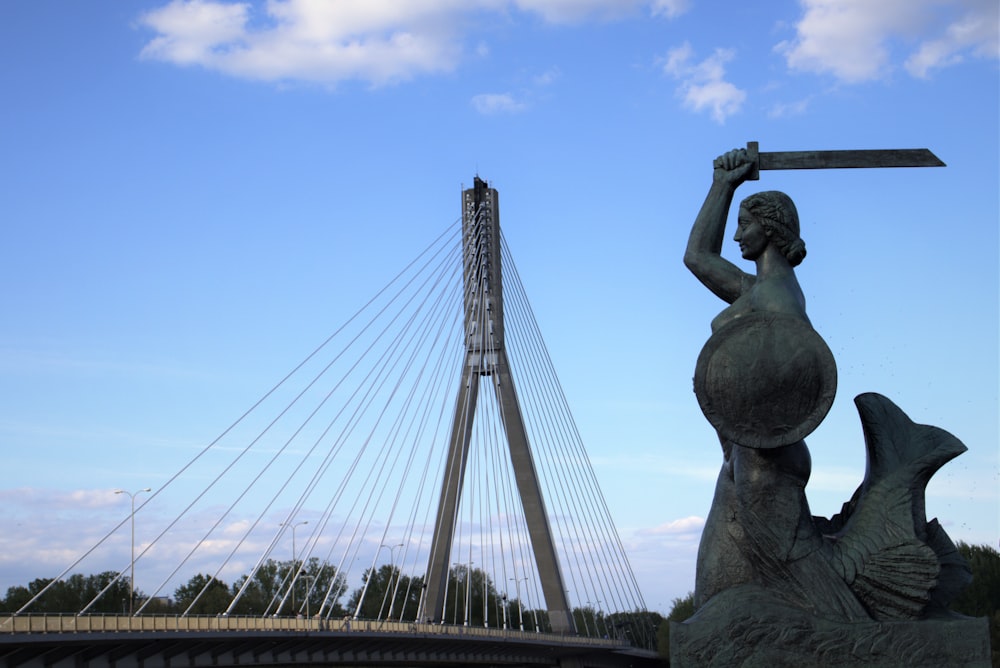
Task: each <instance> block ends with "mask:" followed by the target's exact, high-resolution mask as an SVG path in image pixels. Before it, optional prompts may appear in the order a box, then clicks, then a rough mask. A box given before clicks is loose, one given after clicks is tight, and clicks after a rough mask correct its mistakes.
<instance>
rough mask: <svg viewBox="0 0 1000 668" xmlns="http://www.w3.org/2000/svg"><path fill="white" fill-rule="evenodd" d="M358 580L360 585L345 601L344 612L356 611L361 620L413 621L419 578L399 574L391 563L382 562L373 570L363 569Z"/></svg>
mask: <svg viewBox="0 0 1000 668" xmlns="http://www.w3.org/2000/svg"><path fill="white" fill-rule="evenodd" d="M361 582H362V586H361V587H358V588H357V589H355V590H354V591H353V592H352V593H351V597H350V599H348V601H347V614H350V615H354V614H355V611H357V616H358V617H361V618H364V619H390V620H404V621H406V620H416V618H417V609H418V607H419V606H420V594H421V593H422V592H423V588H424V580H423V578H421V577H410V576H408V575H403V574H401V573H400V571H399V569H398V568H396V567H395V566H390V565H389V564H383V565H382V566H381V567H380V568H379V569H378V570H377V571H375V572H374V573H372V572H371V569H368V570H367V571H365V573H364V575H363V576H362V578H361ZM362 596H364V600H362ZM359 601H360V602H361V608H360V611H359V610H358V602H359Z"/></svg>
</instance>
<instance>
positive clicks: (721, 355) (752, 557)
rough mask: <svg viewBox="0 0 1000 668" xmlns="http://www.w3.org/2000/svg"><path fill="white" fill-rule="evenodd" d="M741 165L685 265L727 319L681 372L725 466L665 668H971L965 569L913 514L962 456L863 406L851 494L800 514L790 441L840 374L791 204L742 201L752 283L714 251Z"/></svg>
mask: <svg viewBox="0 0 1000 668" xmlns="http://www.w3.org/2000/svg"><path fill="white" fill-rule="evenodd" d="M753 167H754V165H753V162H752V159H751V158H750V157H749V156H748V155H747V152H746V151H745V150H743V149H736V150H733V151H730V152H728V153H726V154H724V155H721V156H719V157H718V158H716V159H715V161H714V164H713V180H712V185H711V188H710V189H709V192H708V196H707V197H706V199H705V202H704V204H703V205H702V207H701V210H700V212H699V213H698V216H697V218H696V220H695V223H694V226H693V228H692V230H691V234H690V237H689V240H688V245H687V249H686V252H685V254H684V263H685V265H686V266H687V267H688V268H689V269H690V270H691V272H692V273H693V274H694V275H695V276H696V277H697V278H698V279H699V280H700V281H701V282H702V283H703V284H704V285H705V287H707V288H708V289H709V290H711V291H712V292H713V293H714V294H715V295H717V296H718V297H720V298H721V299H723V300H724V301H725V302H727V304H728V306H727V307H726V308H725V309H724V310H723V311H722V312H721V313H719V315H718V316H716V317H715V319H714V320H713V321H712V324H711V328H712V335H711V337H710V338H709V340H708V343H706V345H705V348H704V349H703V350H702V352H701V355H700V356H699V358H698V363H697V365H696V368H695V378H694V384H695V393H696V396H697V398H698V401H699V404H700V406H701V408H702V410H703V412H704V413H705V416H706V418H707V419H708V420H709V422H710V423H711V424H712V425H713V426H714V427H715V429H716V430H717V432H718V436H719V441H720V443H721V445H722V455H723V462H722V468H721V471H720V472H719V477H718V481H717V483H716V487H715V496H714V499H713V502H712V507H711V510H710V511H709V514H708V518H707V520H706V523H705V528H704V532H703V534H702V539H701V544H700V547H699V551H698V562H697V575H696V582H695V607H696V610H697V612H696V614H695V615H694V617H693V618H692V619H691V620H689V621H688V622H686V623H684V624H675V625H674V627H673V628H672V630H671V663H672V665H681V666H684V665H691V666H704V665H720V666H723V665H725V666H728V665H859V666H860V665H900V666H902V665H914V666H920V665H926V666H931V665H954V664H956V663H958V664H960V665H977V662H979V661H981V660H984V659H983V657H988V656H989V646H988V639H986V638H987V633H986V631H985V629H984V628H982V626H983V625H982V624H981V623H980V622H984V621H985V620H967V619H966V618H959V617H958V616H957V615H954V613H951V612H949V611H948V610H947V607H948V604H949V603H950V602H951V600H953V598H954V597H955V596H956V595H957V594H958V593H959V592H960V591H961V589H962V588H964V587H965V586H966V585H967V584H968V583H969V581H970V579H971V574H970V571H969V568H968V566H967V564H966V563H965V561H964V560H963V559H962V557H961V555H959V553H958V551H957V550H956V548H955V546H954V544H953V543H952V541H951V539H950V538H949V537H948V535H947V534H946V533H945V531H944V530H943V529H942V527H941V525H940V524H939V523H938V522H937V520H931V521H927V520H926V517H925V511H924V490H925V487H926V485H927V482H928V481H929V479H930V477H931V476H932V475H933V474H934V473H935V472H936V471H937V470H938V469H939V468H940V467H941V466H943V465H944V464H945V463H946V462H948V461H949V460H951V459H952V458H954V457H956V456H958V455H959V454H961V453H962V452H964V451H965V450H966V447H965V446H964V445H963V444H962V443H961V442H960V441H959V440H958V439H957V438H955V437H954V436H952V435H951V434H949V433H948V432H946V431H944V430H942V429H939V428H937V427H932V426H927V425H919V424H915V423H914V422H912V421H911V420H910V419H909V418H908V417H907V416H906V415H905V414H904V413H903V412H902V411H901V410H900V409H899V408H898V407H897V406H896V405H895V404H893V403H892V402H891V401H890V400H889V399H887V398H886V397H883V396H881V395H878V394H874V393H867V394H862V395H860V396H858V397H857V398H856V399H855V404H856V406H857V408H858V411H859V413H860V417H861V423H862V428H863V431H864V437H865V445H866V448H867V455H868V467H867V472H866V475H865V478H864V481H863V482H862V483H861V485H860V487H859V488H858V490H857V491H856V492H855V494H854V496H853V497H852V498H851V499H850V500H849V501H848V502H847V503H845V504H844V506H843V508H842V510H841V512H840V513H839V514H838V515H837V516H835V517H833V518H830V519H827V518H821V517H814V516H812V514H811V512H810V510H809V504H808V501H807V499H806V493H805V488H806V483H807V482H808V480H809V475H810V471H811V460H810V456H809V449H808V448H807V446H806V443H805V440H804V439H805V437H806V436H807V435H808V434H809V433H811V432H812V431H813V430H814V429H815V428H816V427H817V426H818V425H819V423H820V422H821V421H822V420H823V418H824V417H825V415H826V413H827V411H828V410H829V408H830V405H831V404H832V402H833V398H834V394H835V392H836V382H837V379H836V365H835V362H834V359H833V355H832V354H831V353H830V350H829V348H828V347H827V346H826V344H825V343H824V342H823V339H822V338H821V337H820V335H819V334H818V333H817V332H816V331H815V330H814V329H813V328H812V325H811V323H810V321H809V318H808V316H807V315H806V304H805V297H804V296H803V292H802V289H801V288H800V286H799V283H798V280H797V279H796V276H795V267H796V266H797V265H798V264H799V263H800V262H802V260H803V259H804V258H805V257H806V248H805V244H804V242H803V241H802V239H801V238H800V230H799V218H798V213H797V211H796V208H795V205H794V203H793V202H792V200H791V199H790V198H789V197H788V196H787V195H785V194H784V193H781V192H777V191H768V192H761V193H757V194H754V195H751V196H750V197H747V198H746V199H744V200H743V201H742V202H741V203H740V205H739V213H738V217H737V227H736V232H735V235H734V237H733V239H734V240H735V241H736V242H737V244H738V245H739V248H740V252H741V254H742V256H743V258H744V259H745V260H748V261H750V262H753V263H754V264H755V266H756V272H755V273H754V274H749V273H746V272H744V271H742V270H741V269H740V268H739V267H737V266H736V265H735V264H733V263H731V262H729V261H728V260H726V259H724V258H723V257H722V255H721V251H722V243H723V238H724V233H725V227H726V218H727V216H728V212H729V209H730V206H731V204H732V201H733V197H734V194H735V191H736V189H737V187H739V186H740V185H741V184H742V183H743V182H744V181H746V180H747V178H748V175H749V174H750V173H751V170H752V169H753ZM968 623H972V624H973V625H974V626H973V633H971V634H970V633H969V632H968V628H967V627H966V626H963V624H968ZM887 625H888V626H887ZM887 629H889V630H888V631H887ZM942 634H943V635H942ZM977 634H978V635H977ZM942 638H943V640H942ZM970 638H972V639H971V640H970ZM983 642H985V643H986V645H985V653H984V650H983ZM985 660H986V662H987V663H986V664H984V665H988V659H985Z"/></svg>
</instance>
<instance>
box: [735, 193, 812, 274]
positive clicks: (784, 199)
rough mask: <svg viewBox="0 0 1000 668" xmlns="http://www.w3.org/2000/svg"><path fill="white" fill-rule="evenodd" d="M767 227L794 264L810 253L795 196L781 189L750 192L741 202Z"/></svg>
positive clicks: (741, 205)
mask: <svg viewBox="0 0 1000 668" xmlns="http://www.w3.org/2000/svg"><path fill="white" fill-rule="evenodd" d="M740 208H741V209H745V210H746V211H747V213H749V214H750V215H751V216H752V217H753V218H754V219H755V220H756V221H758V222H759V223H760V224H761V226H762V227H763V228H764V233H765V234H767V236H768V238H769V239H770V241H771V243H773V244H774V245H775V246H776V247H777V249H778V250H779V251H781V252H782V254H783V255H784V256H785V257H786V258H787V259H788V263H789V264H791V265H792V266H793V267H795V266H798V264H799V263H800V262H802V260H803V258H805V256H806V244H805V242H804V241H802V239H801V238H799V213H798V211H796V210H795V203H794V202H792V198H791V197H789V196H788V195H786V194H785V193H783V192H779V191H777V190H766V191H764V192H759V193H755V194H753V195H750V196H749V197H747V198H746V199H745V200H743V201H742V202H741V203H740Z"/></svg>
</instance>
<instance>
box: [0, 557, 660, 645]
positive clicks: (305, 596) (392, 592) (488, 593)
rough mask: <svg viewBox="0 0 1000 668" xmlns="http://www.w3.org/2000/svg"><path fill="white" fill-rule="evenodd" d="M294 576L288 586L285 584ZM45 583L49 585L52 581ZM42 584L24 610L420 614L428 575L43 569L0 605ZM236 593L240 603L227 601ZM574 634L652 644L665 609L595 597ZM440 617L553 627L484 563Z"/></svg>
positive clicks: (577, 615)
mask: <svg viewBox="0 0 1000 668" xmlns="http://www.w3.org/2000/svg"><path fill="white" fill-rule="evenodd" d="M290 582H292V583H293V586H292V587H289V583H290ZM49 585H51V586H49ZM46 587H48V590H47V591H45V593H44V594H42V595H41V596H40V597H38V599H37V600H36V601H34V602H33V603H32V604H31V605H30V606H29V607H28V608H27V609H26V610H24V612H25V613H27V614H41V613H47V614H54V613H59V614H66V613H78V612H80V611H82V610H84V609H85V608H86V612H87V613H93V614H116V615H121V614H129V610H130V607H129V597H130V595H131V596H132V601H131V603H132V607H131V609H132V610H134V611H136V612H137V613H138V614H170V615H219V614H224V613H227V614H230V615H249V616H299V615H301V616H307V617H312V616H316V615H321V616H322V617H323V618H326V619H339V618H343V617H352V618H354V617H357V618H359V619H388V620H398V621H426V620H417V613H418V610H419V605H420V597H421V595H422V593H423V589H424V581H423V578H422V577H420V576H409V575H405V574H403V573H402V572H401V571H400V569H399V568H397V567H395V566H392V565H389V564H384V565H382V566H380V567H378V568H375V569H367V570H366V571H365V572H364V574H363V575H362V578H361V583H360V585H359V586H357V587H356V588H355V589H353V591H351V592H350V593H349V594H348V592H347V589H348V586H347V582H346V579H345V578H344V576H343V575H342V574H340V573H338V572H337V569H336V568H335V567H334V566H331V565H329V564H327V563H321V562H320V561H319V559H317V558H315V557H314V558H312V559H309V560H308V561H276V560H273V559H269V560H268V561H267V562H265V563H264V564H263V565H262V566H261V567H260V568H259V569H257V571H256V572H255V573H253V574H252V577H251V575H249V574H244V575H242V576H241V577H239V578H237V579H236V580H235V581H233V582H232V583H228V584H227V583H226V582H224V581H222V580H220V579H218V578H215V577H213V576H212V575H209V574H204V573H199V574H197V575H195V576H193V577H192V578H191V579H189V580H188V581H187V582H186V583H184V584H182V585H180V586H179V587H177V588H176V589H175V590H174V592H173V597H172V598H168V597H157V598H153V599H150V597H149V596H147V595H146V594H144V593H143V592H141V591H139V590H135V591H134V592H132V591H131V588H130V584H129V578H128V575H127V574H119V573H117V572H114V571H106V572H103V573H98V574H95V575H81V574H75V575H71V576H69V577H67V578H65V579H64V580H60V581H58V582H53V580H52V579H45V578H39V579H36V580H33V581H31V582H30V583H29V584H28V585H26V586H20V585H18V586H13V587H10V588H8V589H7V594H6V596H5V597H4V598H3V599H2V600H0V613H4V612H6V613H14V612H17V611H19V610H21V608H23V607H24V606H25V605H26V604H27V603H28V602H29V601H31V600H32V598H34V597H35V596H36V595H37V594H38V593H39V592H41V591H43V590H44V589H45V588H46ZM234 599H236V602H235V603H233V601H234ZM572 613H573V619H574V622H575V624H576V628H577V633H578V634H580V635H585V636H590V637H607V638H620V639H624V640H629V641H631V642H633V643H634V644H638V645H642V646H647V647H652V646H653V643H655V634H656V628H657V627H658V626H659V625H660V622H661V621H662V620H663V617H662V616H661V615H659V614H658V613H655V612H652V613H651V612H646V611H625V612H614V613H605V612H603V611H602V610H600V609H598V608H597V607H595V606H594V605H591V604H588V605H586V606H584V607H577V608H574V609H573V611H572ZM443 620H444V622H445V623H447V624H458V625H467V626H474V627H484V626H485V627H491V628H508V629H513V630H524V631H530V632H535V631H542V632H547V631H550V630H551V626H550V625H549V618H548V613H547V612H546V611H545V610H544V609H539V608H537V607H530V606H528V605H527V604H526V603H525V602H524V601H522V600H519V599H518V598H517V597H516V596H515V597H511V596H509V595H508V593H507V592H500V591H498V590H497V587H496V585H495V584H494V582H493V580H492V578H491V577H490V576H489V574H487V573H486V572H485V571H483V570H480V569H478V568H471V569H470V568H469V567H468V566H466V565H461V564H460V565H456V566H453V567H452V568H451V570H450V572H449V577H448V588H447V592H446V596H445V611H444V617H443Z"/></svg>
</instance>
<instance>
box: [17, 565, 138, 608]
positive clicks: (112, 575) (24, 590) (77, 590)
mask: <svg viewBox="0 0 1000 668" xmlns="http://www.w3.org/2000/svg"><path fill="white" fill-rule="evenodd" d="M50 585H51V586H50ZM46 587H48V590H47V591H46V592H45V593H44V594H42V595H41V596H40V597H39V599H38V600H37V601H35V602H34V603H32V604H31V606H30V607H29V608H28V610H27V611H28V612H36V613H78V612H80V611H81V610H83V609H84V608H85V607H87V606H88V605H90V603H91V602H93V605H91V606H90V607H89V608H88V609H87V612H105V613H119V614H122V613H123V611H124V612H125V613H127V612H128V597H129V581H128V578H126V577H119V573H117V572H115V571H105V572H103V573H98V574H96V575H82V574H80V573H76V574H74V575H70V576H69V577H68V578H66V579H65V580H60V581H58V582H53V580H52V579H51V578H39V579H36V580H33V581H32V582H31V583H29V584H28V586H27V587H22V586H16V587H10V588H9V589H8V590H7V596H6V598H5V599H4V601H3V603H2V608H0V609H2V610H3V611H4V612H16V611H17V610H20V609H21V608H22V607H24V606H25V605H26V604H27V603H28V601H30V600H31V599H32V598H34V597H35V596H36V595H38V594H39V593H40V592H41V591H42V590H44V589H45V588H46ZM105 589H106V591H105ZM102 592H103V593H102ZM140 598H142V594H141V593H139V592H136V599H137V600H138V599H140ZM95 599H97V600H96V601H95Z"/></svg>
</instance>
